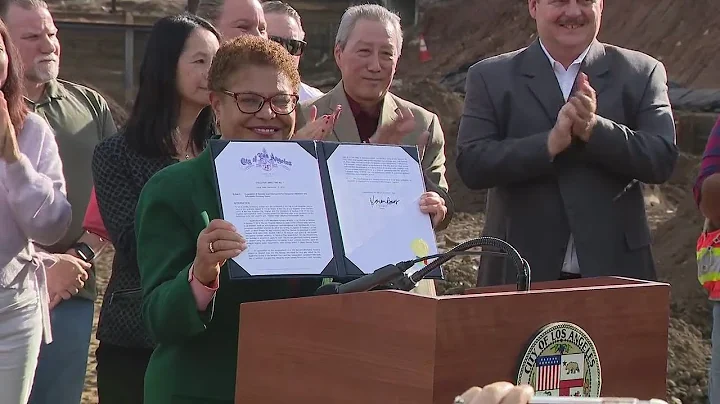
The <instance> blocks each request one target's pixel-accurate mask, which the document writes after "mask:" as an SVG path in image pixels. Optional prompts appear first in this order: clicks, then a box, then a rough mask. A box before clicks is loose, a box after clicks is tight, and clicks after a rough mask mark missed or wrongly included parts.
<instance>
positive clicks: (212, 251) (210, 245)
mask: <svg viewBox="0 0 720 404" xmlns="http://www.w3.org/2000/svg"><path fill="white" fill-rule="evenodd" d="M208 249H209V250H210V253H211V254H215V246H214V245H213V241H211V242H209V243H208Z"/></svg>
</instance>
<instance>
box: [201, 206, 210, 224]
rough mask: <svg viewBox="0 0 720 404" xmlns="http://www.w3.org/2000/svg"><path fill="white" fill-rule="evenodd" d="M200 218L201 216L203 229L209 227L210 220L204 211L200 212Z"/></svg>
mask: <svg viewBox="0 0 720 404" xmlns="http://www.w3.org/2000/svg"><path fill="white" fill-rule="evenodd" d="M200 216H202V219H203V223H205V227H208V226H210V218H209V217H208V214H207V212H206V211H204V210H203V211H202V212H200Z"/></svg>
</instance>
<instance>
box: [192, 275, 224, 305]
mask: <svg viewBox="0 0 720 404" xmlns="http://www.w3.org/2000/svg"><path fill="white" fill-rule="evenodd" d="M188 281H189V282H190V289H192V293H193V296H194V297H195V303H196V304H197V309H198V311H205V310H206V309H207V307H208V304H210V302H211V301H212V299H213V297H215V292H217V290H218V287H219V286H220V279H218V278H215V280H214V281H213V283H212V284H211V285H210V286H209V287H208V286H205V285H203V284H202V283H201V282H200V281H199V280H197V278H196V277H195V275H194V274H193V268H190V272H189V276H188Z"/></svg>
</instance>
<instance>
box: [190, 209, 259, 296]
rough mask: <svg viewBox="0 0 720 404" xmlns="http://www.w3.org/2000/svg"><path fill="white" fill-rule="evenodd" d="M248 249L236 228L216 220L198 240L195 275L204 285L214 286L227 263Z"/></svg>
mask: <svg viewBox="0 0 720 404" xmlns="http://www.w3.org/2000/svg"><path fill="white" fill-rule="evenodd" d="M246 249H247V243H246V242H245V239H244V238H243V236H241V235H240V234H238V233H237V231H236V229H235V226H233V225H232V224H231V223H230V222H227V221H225V220H222V219H215V220H213V221H212V222H210V224H208V226H207V227H206V228H205V229H204V230H203V231H201V232H200V235H199V236H198V238H197V251H196V253H195V260H194V261H193V275H194V276H195V278H196V279H197V280H198V281H200V283H202V284H203V285H205V286H208V285H212V284H213V282H215V279H217V277H218V275H220V267H221V266H222V265H223V264H225V261H227V260H228V259H230V258H234V257H237V256H238V255H240V253H242V252H243V251H245V250H246Z"/></svg>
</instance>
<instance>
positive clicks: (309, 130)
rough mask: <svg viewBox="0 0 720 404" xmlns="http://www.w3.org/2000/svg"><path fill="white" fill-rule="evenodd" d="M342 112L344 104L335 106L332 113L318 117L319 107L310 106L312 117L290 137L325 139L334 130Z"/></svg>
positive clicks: (296, 138)
mask: <svg viewBox="0 0 720 404" xmlns="http://www.w3.org/2000/svg"><path fill="white" fill-rule="evenodd" d="M340 112H342V106H341V105H338V106H336V107H335V111H334V112H333V113H332V114H327V115H323V116H322V117H320V119H318V117H317V114H318V111H317V107H316V106H314V105H312V106H310V117H309V118H310V119H309V121H308V122H307V123H306V124H305V126H303V127H302V128H300V130H298V131H296V132H295V134H294V135H292V136H291V137H290V138H291V139H293V140H323V139H325V137H326V136H327V135H329V134H330V132H332V130H333V127H335V122H337V119H338V116H339V115H340Z"/></svg>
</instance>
